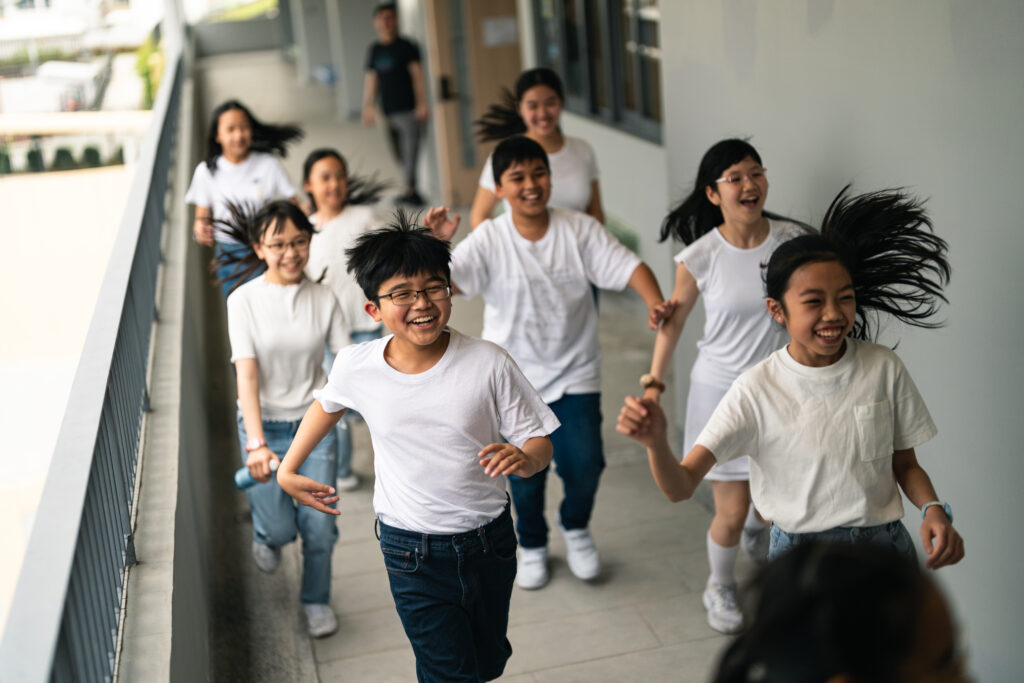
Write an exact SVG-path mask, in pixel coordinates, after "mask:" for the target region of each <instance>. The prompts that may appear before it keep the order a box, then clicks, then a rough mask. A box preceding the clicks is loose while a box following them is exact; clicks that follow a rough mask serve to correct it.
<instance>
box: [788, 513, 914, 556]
mask: <svg viewBox="0 0 1024 683" xmlns="http://www.w3.org/2000/svg"><path fill="white" fill-rule="evenodd" d="M808 541H823V542H826V543H873V544H875V545H881V546H885V547H888V548H892V549H893V550H895V551H896V552H897V553H899V554H900V555H903V556H904V557H906V558H907V559H909V560H915V561H916V560H917V551H916V550H915V549H914V541H913V539H912V538H910V534H909V533H908V532H907V528H906V527H905V526H903V522H901V521H899V520H896V521H895V522H889V523H888V524H879V525H878V526H837V527H836V528H834V529H827V530H825V531H816V532H812V533H806V534H791V533H789V532H788V531H783V530H782V529H780V528H779V527H777V526H775V525H774V524H772V529H771V544H770V545H769V546H768V559H769V560H774V559H775V558H776V557H778V556H779V555H780V554H782V553H784V552H786V551H787V550H789V549H790V548H794V547H796V546H798V545H800V544H801V543H806V542H808Z"/></svg>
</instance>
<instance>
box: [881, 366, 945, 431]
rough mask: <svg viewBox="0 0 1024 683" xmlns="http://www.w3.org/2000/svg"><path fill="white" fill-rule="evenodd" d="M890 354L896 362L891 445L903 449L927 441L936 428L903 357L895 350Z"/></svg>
mask: <svg viewBox="0 0 1024 683" xmlns="http://www.w3.org/2000/svg"><path fill="white" fill-rule="evenodd" d="M892 355H893V359H894V361H895V363H896V371H895V377H894V380H895V381H894V388H893V448H894V449H896V450H904V449H907V448H914V447H916V446H920V445H921V444H923V443H924V442H926V441H929V440H930V439H932V438H933V437H934V436H935V435H936V434H937V433H938V431H939V430H938V429H937V428H936V426H935V422H934V421H932V416H931V414H930V413H929V412H928V406H926V405H925V403H924V399H923V398H922V397H921V393H920V392H919V391H918V390H917V385H915V384H914V380H913V379H912V378H911V377H910V373H909V372H907V368H906V367H905V366H904V365H903V361H901V360H900V358H899V356H897V355H896V354H895V353H894V354H892Z"/></svg>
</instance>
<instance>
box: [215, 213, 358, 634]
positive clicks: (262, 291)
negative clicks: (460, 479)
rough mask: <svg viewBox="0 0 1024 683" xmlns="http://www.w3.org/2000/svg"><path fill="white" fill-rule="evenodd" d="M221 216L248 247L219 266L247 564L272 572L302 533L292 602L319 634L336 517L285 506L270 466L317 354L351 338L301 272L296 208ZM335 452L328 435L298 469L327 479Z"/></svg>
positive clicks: (284, 444)
mask: <svg viewBox="0 0 1024 683" xmlns="http://www.w3.org/2000/svg"><path fill="white" fill-rule="evenodd" d="M228 210H229V212H230V215H231V219H230V220H226V221H218V227H221V228H223V229H224V230H225V232H226V234H228V235H229V236H230V237H231V238H232V239H234V240H236V241H237V242H239V243H242V244H245V245H247V248H246V251H245V253H241V252H235V253H234V254H222V255H221V257H220V258H219V259H218V264H219V265H220V266H222V267H230V268H232V272H233V273H236V274H237V275H238V277H237V278H236V281H235V284H234V285H233V286H232V291H231V293H230V294H229V296H228V300H227V308H228V336H229V337H230V341H231V361H232V362H233V363H234V364H235V375H236V377H237V380H238V439H239V442H240V444H241V446H242V461H243V463H244V464H245V466H246V467H248V468H249V473H250V474H251V475H252V477H253V478H254V479H256V480H257V481H259V482H262V483H260V484H257V485H255V486H252V487H250V488H248V489H246V492H245V493H246V496H248V498H249V506H250V508H251V509H252V522H253V542H252V554H253V559H254V560H255V562H256V566H257V567H259V568H260V569H261V570H262V571H264V572H268V573H269V572H273V571H275V570H276V569H277V566H278V563H279V562H280V558H281V546H283V545H285V544H286V543H290V542H291V541H293V540H295V538H296V536H297V535H299V534H301V535H302V557H303V562H302V589H301V593H300V600H301V602H302V603H303V606H304V610H305V614H306V621H307V627H308V630H309V634H310V635H311V636H313V637H321V636H326V635H329V634H331V633H333V632H334V631H335V630H337V627H338V622H337V619H336V617H335V615H334V612H333V611H332V610H331V607H330V605H329V601H330V590H331V550H332V549H333V547H334V543H335V541H336V540H337V538H338V531H337V528H336V526H335V518H334V516H332V515H325V514H322V513H320V512H317V511H316V510H313V509H311V508H308V507H305V506H301V505H300V506H298V507H296V506H295V505H293V504H292V499H291V497H290V496H289V495H288V494H287V493H285V492H284V491H282V490H281V488H280V487H279V486H278V485H277V481H276V479H275V476H274V470H275V469H276V467H275V465H276V464H277V462H279V461H280V458H281V456H282V455H283V454H284V453H285V452H286V451H287V450H288V446H289V444H291V442H292V439H293V438H294V437H295V432H296V430H297V429H298V427H299V422H300V421H301V420H302V416H303V415H304V414H305V412H306V408H307V407H309V404H310V403H311V402H312V400H313V390H314V389H316V388H319V387H322V386H323V385H324V383H325V382H326V374H325V372H324V369H323V367H322V366H323V360H324V348H325V347H326V348H329V349H331V350H332V351H334V352H337V351H338V349H341V348H342V347H344V346H347V345H348V344H349V335H348V331H347V330H346V328H345V324H344V319H343V317H342V313H341V308H340V307H339V305H338V301H337V299H335V297H334V294H333V293H332V292H331V290H330V289H328V288H327V287H326V286H324V285H321V284H318V283H316V282H312V281H311V280H309V279H308V278H307V277H306V276H305V273H304V269H305V267H306V262H307V261H308V260H309V244H310V241H311V239H312V238H313V226H312V225H311V224H310V222H309V220H307V219H306V216H305V215H304V214H303V213H302V211H301V210H300V209H299V208H298V207H297V206H295V205H294V204H292V203H291V202H287V201H282V200H277V201H273V202H270V203H269V204H266V205H264V206H263V207H262V208H260V209H258V210H256V209H254V208H253V207H251V206H250V207H243V206H239V205H235V204H229V205H228ZM253 276H255V277H253ZM250 277H252V279H251V280H250V279H249V278H250ZM241 283H244V284H241ZM336 452H337V437H336V433H335V432H334V431H333V430H332V431H331V432H330V433H329V434H328V435H327V436H326V437H325V438H324V439H323V440H322V441H321V442H320V443H319V444H318V445H317V446H316V448H315V449H314V450H313V452H312V454H311V455H310V456H309V458H307V459H306V461H305V462H304V463H303V465H302V467H301V468H300V469H299V472H300V473H301V474H304V475H305V476H307V477H310V478H312V479H315V480H317V481H334V480H335V476H336V472H337V456H336ZM332 493H333V491H332ZM333 501H337V498H336V497H335V498H333ZM333 501H331V500H329V501H327V502H328V503H331V502H333Z"/></svg>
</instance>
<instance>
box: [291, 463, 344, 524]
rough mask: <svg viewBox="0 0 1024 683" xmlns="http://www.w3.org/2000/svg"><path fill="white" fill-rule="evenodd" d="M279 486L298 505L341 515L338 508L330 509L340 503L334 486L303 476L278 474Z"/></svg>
mask: <svg viewBox="0 0 1024 683" xmlns="http://www.w3.org/2000/svg"><path fill="white" fill-rule="evenodd" d="M277 484H278V486H280V487H281V488H282V489H284V492H285V493H287V494H288V495H289V496H291V497H292V498H294V499H295V500H296V501H297V502H298V503H301V504H302V505H305V506H306V507H311V508H313V509H314V510H319V511H320V512H325V513H327V514H328V515H340V514H341V512H340V511H339V510H338V509H337V508H332V507H328V506H329V505H331V504H332V503H337V502H338V496H337V494H336V493H335V490H334V487H333V486H328V485H327V484H321V483H320V482H318V481H314V480H313V479H310V478H309V477H304V476H302V475H301V474H291V473H287V472H283V471H281V472H278V474H277Z"/></svg>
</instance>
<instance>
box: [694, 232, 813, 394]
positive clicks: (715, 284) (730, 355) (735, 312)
mask: <svg viewBox="0 0 1024 683" xmlns="http://www.w3.org/2000/svg"><path fill="white" fill-rule="evenodd" d="M768 225H769V229H768V236H767V237H766V238H765V240H764V241H763V242H761V244H759V245H758V246H756V247H754V248H752V249H741V248H739V247H737V246H734V245H732V244H730V243H729V242H727V241H726V239H725V238H724V237H722V233H720V232H719V231H718V228H715V229H714V230H711V231H710V232H708V233H707V234H705V235H702V236H701V237H700V238H699V239H697V240H696V241H694V242H693V244H690V245H689V246H687V247H686V248H685V249H683V250H682V251H680V252H679V253H678V254H676V257H675V260H676V263H684V264H686V268H687V270H689V271H690V273H691V274H692V275H693V277H694V279H695V280H696V281H697V288H698V289H699V290H700V293H701V296H702V297H703V299H704V311H705V313H706V318H705V322H704V334H703V336H701V338H700V341H698V342H697V349H698V352H697V360H696V361H695V362H694V364H693V370H692V371H691V372H690V379H691V381H693V382H698V383H701V384H709V385H712V386H716V387H719V388H721V389H722V390H723V391H724V390H725V389H727V388H728V387H729V385H730V384H732V382H733V380H734V379H736V378H737V377H738V376H739V374H740V373H741V372H743V371H744V370H746V369H747V368H749V367H751V366H752V365H754V363H757V362H758V361H760V360H763V359H764V358H765V357H767V356H768V354H769V353H771V352H772V351H775V350H776V349H778V348H779V347H780V346H782V345H783V344H785V343H786V339H787V336H786V329H785V328H784V327H782V326H781V325H779V324H778V323H776V322H775V321H774V320H772V317H771V315H769V313H768V309H767V307H766V306H765V302H764V281H763V279H762V274H763V267H764V266H765V265H767V264H768V259H770V258H771V255H772V252H774V251H775V249H776V248H777V247H778V246H779V245H780V244H782V243H783V242H786V241H787V240H790V239H792V238H794V237H797V236H798V235H801V234H804V232H805V230H804V229H803V228H801V227H800V226H798V225H796V224H795V223H790V222H788V221H769V224H768Z"/></svg>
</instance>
